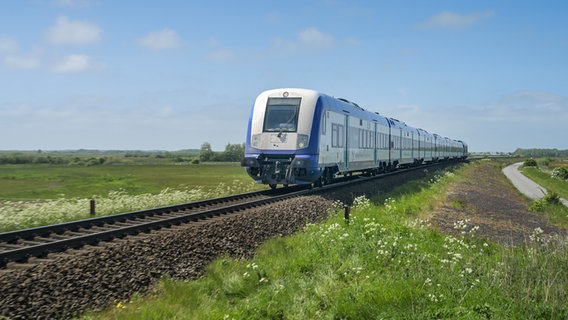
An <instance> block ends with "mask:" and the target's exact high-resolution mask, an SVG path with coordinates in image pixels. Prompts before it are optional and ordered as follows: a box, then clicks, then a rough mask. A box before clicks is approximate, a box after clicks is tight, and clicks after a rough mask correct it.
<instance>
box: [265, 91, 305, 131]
mask: <svg viewBox="0 0 568 320" xmlns="http://www.w3.org/2000/svg"><path fill="white" fill-rule="evenodd" d="M301 101H302V98H268V103H267V104H266V112H265V116H264V130H263V131H264V132H296V131H297V130H298V114H299V113H300V102H301Z"/></svg>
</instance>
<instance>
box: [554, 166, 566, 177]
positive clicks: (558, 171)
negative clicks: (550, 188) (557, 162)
mask: <svg viewBox="0 0 568 320" xmlns="http://www.w3.org/2000/svg"><path fill="white" fill-rule="evenodd" d="M552 178H554V179H558V180H568V168H566V167H558V168H555V169H554V170H552Z"/></svg>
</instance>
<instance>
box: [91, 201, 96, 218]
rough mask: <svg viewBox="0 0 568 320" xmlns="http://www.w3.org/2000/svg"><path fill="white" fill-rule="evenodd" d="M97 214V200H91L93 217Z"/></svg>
mask: <svg viewBox="0 0 568 320" xmlns="http://www.w3.org/2000/svg"><path fill="white" fill-rule="evenodd" d="M95 214H96V211H95V199H91V215H92V216H94V215H95Z"/></svg>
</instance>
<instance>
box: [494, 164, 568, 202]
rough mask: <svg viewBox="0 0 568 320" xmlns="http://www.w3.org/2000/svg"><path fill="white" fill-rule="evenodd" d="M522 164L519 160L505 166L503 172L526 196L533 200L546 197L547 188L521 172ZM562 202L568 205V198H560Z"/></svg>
mask: <svg viewBox="0 0 568 320" xmlns="http://www.w3.org/2000/svg"><path fill="white" fill-rule="evenodd" d="M522 164H523V163H522V162H517V163H514V164H512V165H510V166H507V167H505V168H503V173H504V174H505V176H507V178H508V179H509V180H510V181H511V183H513V185H514V186H515V187H516V188H517V189H518V190H519V191H520V192H521V193H522V194H524V195H525V196H527V197H529V198H531V199H533V200H537V199H540V198H542V197H544V196H545V195H546V194H547V191H546V189H545V188H544V187H542V186H540V185H539V184H537V183H536V182H534V181H532V180H531V179H529V178H527V177H526V176H525V175H524V174H522V173H521V171H520V170H519V167H520V166H521V165H522ZM560 202H562V204H564V205H565V206H567V207H568V200H566V199H563V198H560Z"/></svg>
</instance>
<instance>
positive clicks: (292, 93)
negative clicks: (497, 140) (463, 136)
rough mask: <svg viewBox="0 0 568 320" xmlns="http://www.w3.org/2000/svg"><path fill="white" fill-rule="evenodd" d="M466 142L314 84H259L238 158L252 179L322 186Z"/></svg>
mask: <svg viewBox="0 0 568 320" xmlns="http://www.w3.org/2000/svg"><path fill="white" fill-rule="evenodd" d="M467 155H468V150H467V144H466V143H464V142H463V141H460V140H452V139H449V138H445V137H441V136H439V135H437V134H431V133H429V132H428V131H426V130H424V129H417V128H413V127H410V126H408V125H407V124H405V123H404V122H402V121H399V120H396V119H393V118H388V117H384V116H382V115H380V114H378V113H374V112H370V111H367V110H365V109H363V108H361V107H360V106H359V105H357V104H356V103H353V102H350V101H348V100H345V99H336V98H333V97H331V96H328V95H325V94H322V93H320V92H317V91H314V90H309V89H299V88H283V89H273V90H268V91H264V92H262V93H261V94H260V95H259V96H258V97H257V98H256V101H255V103H254V105H253V107H252V111H251V114H250V118H249V121H248V128H247V136H246V142H245V157H244V159H243V161H242V163H241V165H242V166H243V167H245V168H246V171H247V173H248V174H249V176H250V177H251V178H253V179H254V180H255V181H256V182H257V183H262V184H268V185H270V187H272V188H276V186H277V185H278V184H282V185H284V186H288V185H290V184H314V185H315V186H321V185H323V184H327V183H330V182H332V181H333V179H334V178H335V177H336V176H337V175H350V174H352V173H354V172H362V173H364V174H376V173H381V172H387V171H392V170H395V169H397V168H401V167H409V166H417V165H420V164H423V163H430V162H437V161H448V160H459V159H465V158H466V157H467Z"/></svg>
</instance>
